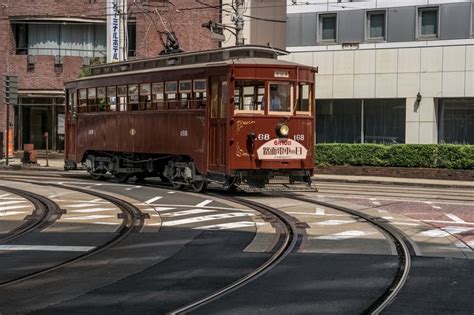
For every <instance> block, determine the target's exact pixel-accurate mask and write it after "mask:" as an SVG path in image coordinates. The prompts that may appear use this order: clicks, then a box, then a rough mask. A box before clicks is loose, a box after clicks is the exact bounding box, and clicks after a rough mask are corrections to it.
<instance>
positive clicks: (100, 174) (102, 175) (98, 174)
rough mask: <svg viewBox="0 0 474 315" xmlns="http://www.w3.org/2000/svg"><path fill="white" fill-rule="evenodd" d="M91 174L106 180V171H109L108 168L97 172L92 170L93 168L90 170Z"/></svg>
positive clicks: (95, 177)
mask: <svg viewBox="0 0 474 315" xmlns="http://www.w3.org/2000/svg"><path fill="white" fill-rule="evenodd" d="M88 172H89V175H90V176H91V177H92V179H95V180H104V179H105V173H107V171H106V170H98V171H96V172H94V173H93V172H92V170H88Z"/></svg>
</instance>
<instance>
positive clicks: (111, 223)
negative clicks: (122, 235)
mask: <svg viewBox="0 0 474 315" xmlns="http://www.w3.org/2000/svg"><path fill="white" fill-rule="evenodd" d="M92 224H100V225H119V223H118V222H115V223H114V222H99V221H94V222H92Z"/></svg>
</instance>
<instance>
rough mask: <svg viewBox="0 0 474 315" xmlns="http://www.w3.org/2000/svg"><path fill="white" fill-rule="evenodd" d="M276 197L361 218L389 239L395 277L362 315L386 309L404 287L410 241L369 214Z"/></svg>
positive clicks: (326, 204) (316, 201)
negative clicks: (393, 252)
mask: <svg viewBox="0 0 474 315" xmlns="http://www.w3.org/2000/svg"><path fill="white" fill-rule="evenodd" d="M268 195H271V196H275V195H273V194H268ZM278 197H285V198H288V199H293V200H298V201H303V202H306V203H310V204H315V205H319V206H323V207H327V208H331V209H334V210H338V211H341V212H344V213H348V214H350V215H352V216H356V217H359V218H362V219H363V220H365V221H367V222H369V223H371V224H372V225H373V226H375V227H376V228H377V229H378V230H380V231H381V232H382V233H383V234H384V235H386V237H387V238H389V239H390V240H391V241H392V242H393V243H394V244H395V248H396V250H397V256H398V268H397V272H396V273H395V276H394V277H393V279H392V282H391V283H390V285H389V286H388V287H387V288H386V290H385V291H384V292H383V293H382V294H381V295H380V296H379V297H378V298H377V299H376V300H375V301H374V302H373V303H372V304H371V305H370V306H369V307H368V308H367V309H366V310H365V311H364V312H363V314H373V315H377V314H380V313H381V312H382V311H383V310H384V309H385V308H387V307H388V306H389V305H390V304H391V303H392V302H393V301H394V300H395V298H396V297H397V295H398V293H399V292H400V291H401V290H402V288H403V286H404V285H405V283H406V281H407V279H408V275H409V273H410V269H411V257H412V255H414V250H413V247H412V245H411V244H410V241H409V240H408V239H407V238H406V236H405V235H404V234H403V233H402V232H401V231H399V230H398V229H396V228H394V227H393V226H392V225H390V224H389V223H388V221H386V220H384V219H382V218H379V217H374V216H371V215H369V214H366V213H363V212H361V211H357V210H354V209H350V208H346V207H342V206H338V205H335V204H332V203H329V202H324V201H319V200H312V199H308V198H305V197H300V196H294V195H289V194H284V195H280V196H278Z"/></svg>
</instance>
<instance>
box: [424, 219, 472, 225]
mask: <svg viewBox="0 0 474 315" xmlns="http://www.w3.org/2000/svg"><path fill="white" fill-rule="evenodd" d="M423 222H429V223H445V224H462V225H474V222H454V221H443V220H423Z"/></svg>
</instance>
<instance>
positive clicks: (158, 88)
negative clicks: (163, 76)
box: [151, 82, 164, 109]
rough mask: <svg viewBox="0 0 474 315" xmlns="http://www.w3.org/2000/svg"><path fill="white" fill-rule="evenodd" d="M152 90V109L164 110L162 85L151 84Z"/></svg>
mask: <svg viewBox="0 0 474 315" xmlns="http://www.w3.org/2000/svg"><path fill="white" fill-rule="evenodd" d="M151 90H152V109H164V106H163V105H164V95H163V83H162V82H160V83H153V84H152V85H151Z"/></svg>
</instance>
